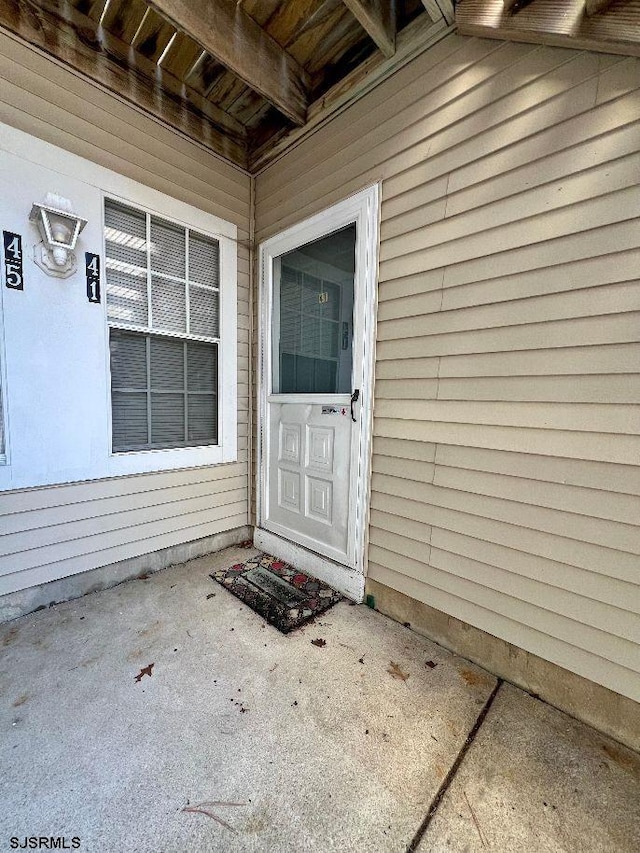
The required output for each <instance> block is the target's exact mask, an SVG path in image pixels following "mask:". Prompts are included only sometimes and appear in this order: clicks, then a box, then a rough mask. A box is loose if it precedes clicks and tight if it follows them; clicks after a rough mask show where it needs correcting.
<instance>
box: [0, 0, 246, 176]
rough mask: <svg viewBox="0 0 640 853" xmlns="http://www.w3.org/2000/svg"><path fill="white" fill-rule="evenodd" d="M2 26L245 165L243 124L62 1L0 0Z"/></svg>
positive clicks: (226, 156) (239, 163)
mask: <svg viewBox="0 0 640 853" xmlns="http://www.w3.org/2000/svg"><path fill="white" fill-rule="evenodd" d="M0 27H3V28H4V29H5V30H7V31H8V32H11V33H13V34H14V35H16V36H19V37H20V38H21V39H23V40H24V41H26V42H28V43H29V44H31V45H33V46H34V47H36V48H39V49H41V50H42V51H43V52H45V53H47V54H49V55H50V56H52V57H53V58H54V59H56V60H58V61H59V62H61V63H62V64H64V65H66V66H68V67H70V68H72V69H73V70H74V71H75V72H79V73H80V74H81V75H82V76H84V77H85V78H87V79H89V80H91V81H92V82H93V83H97V84H98V85H99V86H100V87H101V88H103V89H106V90H108V91H110V92H111V93H113V94H115V95H117V96H118V97H120V98H122V99H124V100H126V101H128V102H129V103H131V104H134V105H135V106H136V107H138V108H140V109H142V110H143V111H144V112H146V113H149V114H150V115H152V116H153V117H154V118H155V119H157V120H159V121H160V122H162V123H163V124H165V125H168V126H170V127H173V128H175V129H176V130H178V131H181V132H182V133H184V134H185V135H186V136H188V137H189V138H190V139H192V140H195V141H196V142H199V143H200V144H202V145H204V146H206V147H207V148H209V149H210V150H212V151H215V153H216V154H220V155H221V156H222V157H225V158H226V159H228V160H230V161H231V162H233V163H236V164H237V165H239V166H243V167H246V165H247V141H246V131H245V128H244V127H243V126H242V125H241V124H240V123H239V122H237V121H236V120H235V119H233V118H232V117H231V116H229V115H227V113H225V112H223V111H222V110H221V109H219V108H218V107H216V106H215V104H212V103H210V102H209V101H207V100H205V99H204V98H203V97H202V96H201V95H199V94H198V93H197V92H195V91H194V90H188V89H187V90H186V91H185V84H184V83H183V82H182V81H181V80H178V79H177V78H176V77H174V76H173V75H171V74H168V73H167V72H166V71H162V70H159V69H158V67H157V65H156V64H155V63H153V62H151V61H150V60H148V59H145V57H144V56H142V55H141V54H137V55H136V56H135V64H134V58H133V57H132V47H131V45H130V44H127V43H126V42H123V41H120V39H118V38H116V37H115V36H112V35H110V34H109V33H107V32H106V30H104V29H102V28H100V29H97V25H96V22H95V21H94V20H92V19H91V18H89V17H88V16H87V15H83V14H82V13H81V12H78V11H77V10H76V9H74V8H73V6H71V5H70V4H68V3H66V2H61V0H38V2H37V4H36V3H34V2H32V0H0Z"/></svg>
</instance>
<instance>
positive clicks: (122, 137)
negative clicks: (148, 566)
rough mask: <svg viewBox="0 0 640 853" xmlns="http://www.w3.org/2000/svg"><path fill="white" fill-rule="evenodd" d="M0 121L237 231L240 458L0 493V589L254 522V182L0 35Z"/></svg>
mask: <svg viewBox="0 0 640 853" xmlns="http://www.w3.org/2000/svg"><path fill="white" fill-rule="evenodd" d="M0 121H1V122H4V123H6V124H10V125H13V126H14V127H17V128H19V129H20V130H22V131H25V132H27V133H29V134H32V135H33V136H36V137H39V138H41V139H44V140H45V141H47V142H50V143H52V144H54V145H57V146H59V147H61V148H65V149H67V150H68V151H71V152H73V153H74V154H78V155H80V156H82V157H85V158H87V159H89V160H91V161H93V162H95V163H98V164H100V165H101V166H104V167H107V168H109V169H112V170H114V171H116V172H118V173H120V174H122V175H125V176H127V177H129V178H131V179H133V180H135V181H138V182H140V183H143V184H146V185H147V186H150V187H153V188H154V189H156V190H159V191H160V192H163V193H166V194H168V195H170V196H172V197H173V198H176V199H178V200H180V201H182V202H185V203H188V204H191V205H193V206H194V207H197V208H199V209H201V210H204V211H207V212H208V213H211V214H213V215H215V216H219V217H221V218H223V219H226V220H227V221H230V222H232V223H234V224H235V225H236V226H237V227H238V240H239V243H238V462H235V463H232V464H227V465H217V466H213V467H206V468H194V469H185V470H178V471H170V472H163V473H157V474H144V475H135V476H127V477H118V478H113V479H108V480H99V481H92V482H85V483H73V484H69V485H64V486H51V487H47V488H34V489H25V490H20V491H12V492H6V493H1V494H0V590H1V591H2V592H11V591H14V590H17V589H23V588H25V587H28V586H32V585H34V584H39V583H43V582H46V581H49V580H53V579H56V578H60V577H64V576H67V575H71V574H74V573H77V572H83V571H87V570H89V569H93V568H98V567H100V566H105V565H110V564H111V563H115V562H118V561H120V560H124V559H127V558H130V557H136V556H139V555H142V554H147V553H150V552H152V551H156V550H159V549H163V548H167V547H170V546H172V545H179V544H182V543H186V542H191V541H195V540H197V539H200V538H203V537H208V536H213V535H215V534H216V533H221V532H223V531H226V530H233V529H235V528H238V527H241V526H243V525H245V524H246V523H247V517H248V506H247V503H248V473H249V472H248V463H247V459H248V418H249V271H250V257H249V249H248V236H249V220H250V179H249V177H248V176H247V175H246V174H244V173H243V172H242V171H240V170H239V169H236V168H234V167H233V166H231V165H229V164H228V163H225V162H223V161H222V160H220V159H218V158H216V157H215V156H213V155H212V154H210V153H209V152H207V151H206V150H205V149H203V148H202V147H200V146H198V145H196V144H194V143H192V142H190V141H188V140H187V139H186V138H185V137H183V136H181V135H180V134H178V133H174V132H172V131H171V130H169V129H168V128H166V127H163V126H162V125H160V124H159V123H158V122H156V121H154V120H153V119H151V118H150V117H148V116H146V115H144V114H143V113H142V112H140V111H138V110H136V109H135V108H133V107H131V106H129V105H128V104H125V103H124V102H122V101H120V100H119V99H117V98H116V97H114V96H112V95H110V94H108V93H106V92H103V91H101V90H100V89H98V88H96V87H95V86H93V85H92V84H90V83H88V82H86V81H85V80H83V79H81V78H79V77H78V76H76V75H75V74H73V73H72V72H71V71H69V70H68V69H66V68H64V67H62V66H61V65H59V64H56V63H55V62H53V61H51V60H49V59H47V58H45V57H44V56H43V55H41V54H40V53H38V52H37V51H34V50H32V49H30V48H29V47H27V46H26V45H24V44H21V43H19V42H17V41H15V40H14V39H12V38H10V37H9V36H6V35H3V34H0Z"/></svg>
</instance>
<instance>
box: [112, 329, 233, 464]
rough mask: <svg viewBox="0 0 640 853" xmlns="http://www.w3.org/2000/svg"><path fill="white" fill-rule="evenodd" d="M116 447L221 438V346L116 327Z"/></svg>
mask: <svg viewBox="0 0 640 853" xmlns="http://www.w3.org/2000/svg"><path fill="white" fill-rule="evenodd" d="M110 350H111V400H112V432H113V450H114V451H116V452H117V451H124V450H151V449H160V448H168V447H189V446H194V445H202V444H217V442H218V345H217V344H210V343H204V342H201V341H192V340H180V339H178V338H166V337H159V336H155V335H146V334H140V333H136V332H129V331H124V330H120V329H112V330H111V334H110Z"/></svg>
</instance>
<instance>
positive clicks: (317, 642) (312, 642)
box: [311, 637, 327, 649]
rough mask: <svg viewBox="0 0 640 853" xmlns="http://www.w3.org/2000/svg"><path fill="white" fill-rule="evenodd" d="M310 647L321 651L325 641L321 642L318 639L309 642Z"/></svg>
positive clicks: (320, 638)
mask: <svg viewBox="0 0 640 853" xmlns="http://www.w3.org/2000/svg"><path fill="white" fill-rule="evenodd" d="M311 645H312V646H317V647H318V648H319V649H321V648H322V647H323V646H326V645H327V641H326V640H323V639H322V637H318V639H317V640H311Z"/></svg>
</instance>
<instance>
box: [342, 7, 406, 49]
mask: <svg viewBox="0 0 640 853" xmlns="http://www.w3.org/2000/svg"><path fill="white" fill-rule="evenodd" d="M343 2H344V4H345V5H346V6H348V7H349V9H350V10H351V12H353V14H354V15H355V16H356V18H357V19H358V20H359V21H360V23H361V24H362V26H363V27H364V29H365V30H366V31H367V32H368V33H369V35H370V36H371V38H372V39H373V40H374V42H375V43H376V44H377V45H378V47H379V48H380V50H381V51H382V53H383V54H384V55H385V56H386V57H387V58H390V57H392V56H393V54H394V53H395V52H396V9H395V3H394V2H389V0H343Z"/></svg>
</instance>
